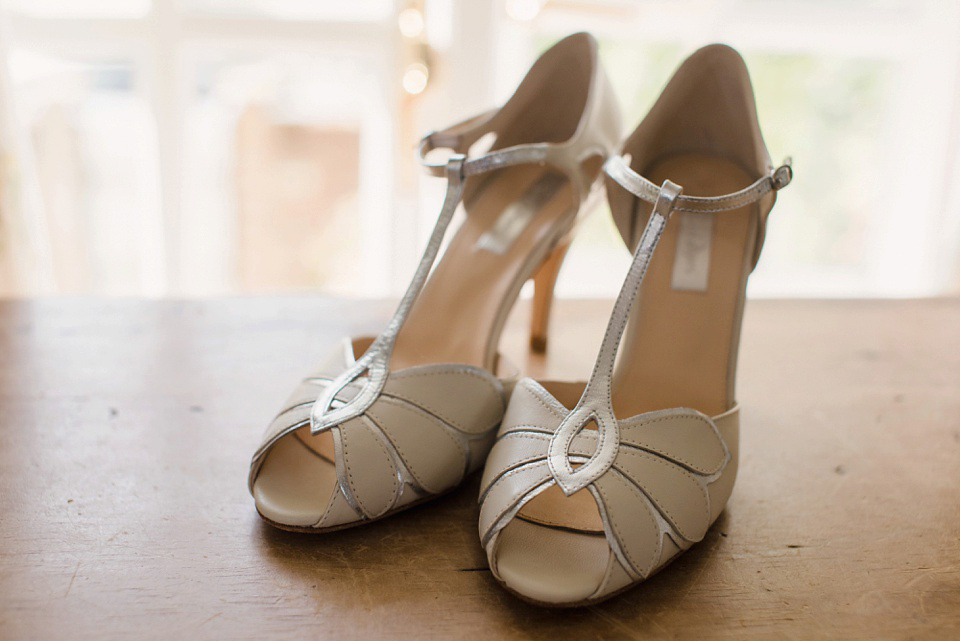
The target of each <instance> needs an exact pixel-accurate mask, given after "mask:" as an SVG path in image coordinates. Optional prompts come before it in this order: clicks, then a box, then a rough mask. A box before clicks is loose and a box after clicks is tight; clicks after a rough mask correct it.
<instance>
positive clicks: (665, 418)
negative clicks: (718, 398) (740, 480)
mask: <svg viewBox="0 0 960 641" xmlns="http://www.w3.org/2000/svg"><path fill="white" fill-rule="evenodd" d="M676 418H692V419H695V420H697V421H700V422H701V423H703V424H704V425H706V426H707V428H708V429H709V431H710V434H711V436H713V437H714V438H717V439H719V440H720V441H721V447H720V449H721V450H723V449H724V447H723V445H724V444H723V439H722V437H720V436H718V434H717V432H716V431H715V429H714V428H715V427H716V426H715V425H714V424H713V423H711V422H710V421H709V420H707V419H705V418H704V417H702V416H698V415H697V414H679V415H678V414H674V415H671V416H661V417H660V418H654V419H650V420H647V421H640V422H638V423H633V424H629V425H624V422H623V421H621V422H620V427H621V432H622V428H624V427H626V428H629V429H634V428H636V429H641V428H644V427H647V426H648V425H653V424H654V423H662V422H663V421H670V420H673V419H676ZM627 420H629V419H627ZM620 440H621V442H623V444H624V445H628V446H631V447H636V448H640V449H644V450H648V451H651V452H656V453H657V454H661V455H663V456H664V457H666V458H669V459H672V460H675V461H677V462H679V463H682V464H684V465H686V466H687V467H690V468H693V469H694V470H696V471H697V472H700V470H699V469H698V468H697V466H696V465H695V464H694V463H692V462H690V461H688V460H686V459H683V458H681V457H679V456H676V455H674V454H667V453H666V452H663V451H661V450H660V449H658V448H655V447H653V446H648V445H634V444H633V443H631V442H628V441H626V440H625V439H624V438H623V437H622V436H621V439H620ZM724 458H725V457H723V456H721V457H720V463H719V464H718V466H717V469H714V470H712V471H710V472H703V474H706V475H710V474H716V473H717V472H718V471H719V469H720V468H722V467H723V459H724Z"/></svg>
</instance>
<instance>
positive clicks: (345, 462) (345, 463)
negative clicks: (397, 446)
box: [340, 417, 398, 514]
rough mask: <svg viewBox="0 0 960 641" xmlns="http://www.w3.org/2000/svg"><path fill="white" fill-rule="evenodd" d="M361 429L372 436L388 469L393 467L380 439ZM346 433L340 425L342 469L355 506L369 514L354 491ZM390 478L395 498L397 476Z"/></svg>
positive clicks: (393, 475) (392, 475)
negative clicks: (344, 470) (345, 472)
mask: <svg viewBox="0 0 960 641" xmlns="http://www.w3.org/2000/svg"><path fill="white" fill-rule="evenodd" d="M358 419H359V417H358ZM360 424H361V425H362V424H363V423H362V422H361V423H360ZM363 429H365V430H367V431H368V432H369V433H370V434H371V435H372V436H373V441H374V443H376V444H377V447H379V448H380V451H381V452H382V453H383V456H384V458H385V459H386V460H387V462H388V463H389V464H390V467H393V461H391V460H390V453H389V452H387V450H386V448H385V447H384V446H383V443H381V442H380V438H379V437H378V436H377V435H376V434H375V433H374V432H373V431H372V430H370V429H369V428H368V427H366V426H364V427H363ZM348 431H349V430H346V429H344V428H343V425H340V440H341V442H342V443H343V466H344V468H345V469H346V470H347V479H348V481H349V482H350V490H351V493H352V494H353V498H354V500H356V502H357V504H358V505H360V507H362V508H363V511H364V512H367V513H371V511H370V510H368V509H367V506H366V505H364V502H363V499H362V498H361V497H360V495H359V493H358V492H357V491H356V488H355V486H354V484H353V472H352V471H351V469H350V456H349V454H348V451H349V450H350V447H349V444H348V443H347V432H348ZM390 476H391V480H392V482H393V495H394V496H396V495H397V482H398V481H397V475H396V473H394V474H391V475H390ZM389 509H390V507H387V510H389ZM384 512H386V510H384ZM371 514H372V513H371Z"/></svg>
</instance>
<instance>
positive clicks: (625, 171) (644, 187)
mask: <svg viewBox="0 0 960 641" xmlns="http://www.w3.org/2000/svg"><path fill="white" fill-rule="evenodd" d="M604 170H605V171H606V172H607V175H608V176H610V178H612V179H613V180H615V181H616V182H617V183H618V184H619V185H620V186H621V187H623V188H624V189H626V190H627V191H629V192H630V193H632V194H634V195H635V196H636V197H637V198H640V199H641V200H644V201H646V202H648V203H650V204H654V203H655V202H657V198H658V197H659V196H660V192H661V188H660V186H659V185H656V184H654V183H652V182H650V181H649V180H647V179H646V178H644V177H643V176H641V175H640V174H638V173H637V172H635V171H634V170H632V169H631V168H630V165H629V164H628V163H627V160H626V159H625V158H624V157H623V156H612V157H611V158H610V159H609V160H607V163H606V164H605V165H604ZM791 180H793V168H792V166H791V160H790V159H789V158H787V159H786V160H784V162H783V164H782V165H780V166H779V167H777V168H776V169H771V170H770V171H769V172H768V173H767V174H766V175H765V176H763V177H762V178H760V179H759V180H757V181H756V182H755V183H753V184H752V185H750V186H749V187H744V188H743V189H741V190H740V191H735V192H733V193H732V194H726V195H724V196H709V197H708V196H679V197H677V199H676V202H675V204H674V206H673V211H687V212H696V213H705V214H709V213H717V212H721V211H732V210H734V209H740V208H741V207H743V206H744V205H749V204H750V203H755V202H757V201H758V200H760V199H761V198H763V197H764V196H766V195H767V194H769V193H770V192H771V191H780V190H781V189H783V188H784V187H786V186H787V185H789V184H790V181H791Z"/></svg>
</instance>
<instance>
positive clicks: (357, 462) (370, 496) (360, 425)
mask: <svg viewBox="0 0 960 641" xmlns="http://www.w3.org/2000/svg"><path fill="white" fill-rule="evenodd" d="M334 429H337V430H339V432H340V443H341V451H342V461H341V465H338V466H337V471H338V472H339V471H340V470H341V469H342V470H343V476H345V477H346V478H345V479H343V478H341V483H342V482H343V481H344V480H345V481H346V482H347V484H348V485H349V487H350V493H351V494H352V495H353V498H354V500H355V501H356V503H357V505H358V506H359V507H360V509H361V510H362V511H363V513H364V515H365V516H366V517H367V518H376V517H378V516H381V515H383V514H384V513H385V512H386V511H387V510H389V509H390V508H391V507H392V506H393V503H394V501H395V500H396V497H397V491H398V489H399V488H398V484H399V481H398V480H397V468H396V466H395V465H394V464H393V459H392V458H391V456H390V453H389V452H388V451H387V448H386V445H385V444H384V443H383V441H382V438H381V437H380V435H378V434H376V433H375V432H374V431H373V430H372V429H371V428H370V427H368V426H367V425H366V423H365V422H364V419H363V418H354V419H350V420H349V421H347V422H346V423H343V424H341V425H339V426H337V427H336V428H334Z"/></svg>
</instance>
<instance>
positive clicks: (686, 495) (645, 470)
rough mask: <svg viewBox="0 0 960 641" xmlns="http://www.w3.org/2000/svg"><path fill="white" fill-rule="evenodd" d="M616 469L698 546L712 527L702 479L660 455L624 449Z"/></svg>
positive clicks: (681, 532) (684, 535) (678, 530)
mask: <svg viewBox="0 0 960 641" xmlns="http://www.w3.org/2000/svg"><path fill="white" fill-rule="evenodd" d="M613 465H614V467H615V468H616V469H618V470H619V471H620V472H622V473H623V474H624V475H626V476H627V477H629V479H630V480H631V481H633V482H634V483H635V484H636V485H638V486H639V487H641V488H643V491H644V492H645V493H646V494H647V495H648V496H649V497H650V499H651V500H652V501H653V502H654V503H655V504H656V506H657V508H658V509H659V510H660V512H661V513H662V514H663V516H664V517H665V518H666V520H667V521H669V522H670V525H672V526H673V528H674V529H675V530H676V531H677V533H678V534H680V536H682V537H683V538H684V539H685V540H687V541H690V542H691V543H696V542H697V541H699V540H700V539H702V538H703V535H704V534H706V532H707V528H708V527H709V526H710V499H709V497H708V495H707V491H706V488H705V487H704V485H703V482H702V480H701V479H698V478H697V477H696V476H695V475H694V474H693V473H692V472H690V471H689V470H686V469H684V468H682V467H680V466H679V465H677V464H676V463H673V462H671V461H669V460H667V459H665V458H663V457H661V456H657V455H656V454H650V453H649V452H641V451H638V450H631V449H630V448H621V449H620V452H619V453H618V454H617V459H616V460H615V461H614V463H613Z"/></svg>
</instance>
